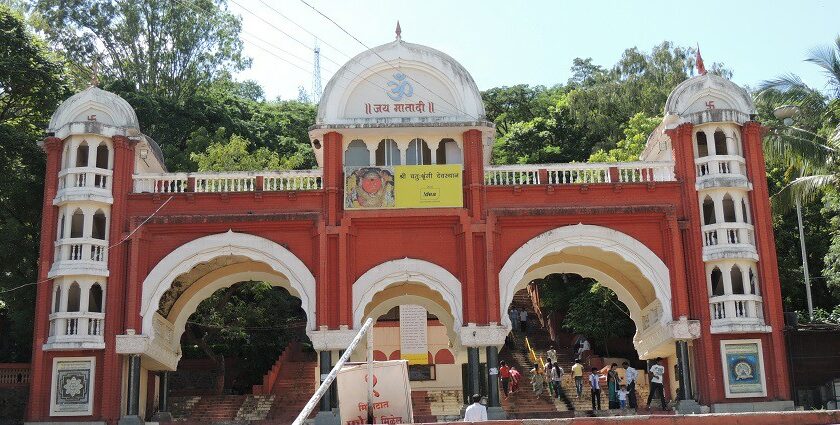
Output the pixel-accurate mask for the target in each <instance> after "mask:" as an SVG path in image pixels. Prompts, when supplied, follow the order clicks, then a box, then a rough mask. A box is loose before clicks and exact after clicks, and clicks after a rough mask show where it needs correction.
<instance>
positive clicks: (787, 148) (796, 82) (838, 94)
mask: <svg viewBox="0 0 840 425" xmlns="http://www.w3.org/2000/svg"><path fill="white" fill-rule="evenodd" d="M807 61H808V62H811V63H813V64H815V65H817V66H818V67H820V68H822V70H823V71H824V73H825V75H826V87H827V90H818V89H815V88H812V87H809V86H808V85H806V84H805V83H804V82H802V80H801V79H800V78H799V77H797V76H796V75H783V76H780V77H777V78H775V79H772V80H768V81H765V82H764V83H762V84H761V86H760V88H759V92H758V94H757V106H758V109H759V112H760V113H761V114H762V115H763V116H764V117H766V120H765V121H766V122H765V125H767V126H768V127H770V129H771V131H770V132H769V134H768V137H766V138H765V149H764V150H765V152H766V153H767V158H768V162H769V163H771V164H772V165H773V166H774V167H776V168H778V169H780V172H781V173H782V174H783V175H782V177H780V178H777V180H780V181H782V182H783V185H782V186H781V187H780V188H778V190H777V191H776V192H775V193H774V194H773V196H772V197H771V200H772V204H773V208H774V211H775V212H776V213H777V214H782V215H790V214H791V213H790V210H791V209H792V208H793V206H794V205H795V203H796V201H797V200H799V201H800V202H801V203H802V204H804V206H805V211H806V216H807V212H808V210H809V205H812V204H816V206H814V207H811V208H816V209H817V210H819V209H822V213H823V217H821V218H819V219H817V220H813V219H811V220H807V225H806V226H805V229H806V230H808V229H809V228H814V227H818V228H819V227H822V226H823V225H824V224H825V222H826V221H827V222H828V223H829V224H830V225H831V226H832V227H831V228H830V230H825V231H824V232H823V235H827V234H828V233H829V232H831V235H832V236H831V237H830V245H829V247H828V249H827V252H824V255H825V257H824V264H825V269H824V270H823V276H817V279H815V281H819V280H820V279H821V278H824V279H826V281H827V285H828V287H829V288H831V289H832V291H833V292H834V295H835V301H836V299H837V298H840V276H838V273H837V270H838V267H840V266H837V265H836V264H837V259H838V254H837V253H838V252H840V224H838V221H837V218H836V217H837V211H838V207H837V204H838V197H837V193H838V186H840V36H838V37H837V38H836V39H835V41H834V44H833V45H832V46H824V47H820V48H817V49H814V50H812V51H811V52H810V54H809V56H808V59H807ZM782 105H796V106H798V107H799V109H800V114H799V115H798V116H796V117H795V123H794V125H791V126H788V125H785V124H784V123H783V122H780V121H779V120H778V119H776V118H775V117H774V116H773V114H772V111H773V110H774V109H775V108H777V107H779V106H782ZM793 229H795V227H793ZM807 240H808V238H807V235H806V241H807ZM824 246H825V245H822V244H817V245H816V246H815V245H813V244H809V249H810V250H811V251H814V250H820V249H821V248H822V247H824ZM818 252H819V251H818ZM809 255H810V253H809ZM810 263H811V259H809V264H810ZM816 270H820V269H819V268H818V269H816Z"/></svg>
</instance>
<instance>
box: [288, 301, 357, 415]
mask: <svg viewBox="0 0 840 425" xmlns="http://www.w3.org/2000/svg"><path fill="white" fill-rule="evenodd" d="M371 326H373V318H368V319H367V320H366V321H365V324H364V325H363V326H362V328H361V329H359V333H358V334H356V337H355V338H353V341H351V342H350V345H348V346H347V351H345V352H344V354H343V355H342V356H341V358H340V359H338V362H337V363H336V364H335V366H333V368H332V370H331V371H330V373H329V375H327V378H326V379H324V382H322V383H321V386H320V387H318V390H317V391H315V394H313V395H312V398H310V399H309V401H308V402H306V406H304V407H303V410H301V412H300V414H299V415H298V417H297V418H296V419H295V421H294V422H292V425H303V422H304V421H305V420H306V418H307V417H308V416H309V414H310V413H312V409H314V408H315V405H317V404H318V400H320V399H321V397H322V396H323V395H324V393H326V392H327V391H329V389H330V384H332V382H333V381H334V380H335V377H336V376H337V375H338V371H339V370H341V367H342V366H344V363H346V362H347V360H348V359H349V358H350V354H352V353H353V349H354V348H356V346H357V345H359V342H360V341H361V340H362V336H363V335H364V334H365V333H366V332H367V331H368V329H369V328H370V327H371Z"/></svg>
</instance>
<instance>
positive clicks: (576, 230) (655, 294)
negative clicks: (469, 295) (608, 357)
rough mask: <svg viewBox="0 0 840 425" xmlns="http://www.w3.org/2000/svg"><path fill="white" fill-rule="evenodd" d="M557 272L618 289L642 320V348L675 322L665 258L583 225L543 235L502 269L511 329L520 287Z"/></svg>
mask: <svg viewBox="0 0 840 425" xmlns="http://www.w3.org/2000/svg"><path fill="white" fill-rule="evenodd" d="M553 273H575V274H579V275H581V276H584V277H591V278H593V279H595V280H597V281H598V282H600V283H601V284H603V285H604V286H606V287H608V288H610V289H612V290H613V291H614V292H615V293H616V295H617V296H618V298H619V300H620V301H622V302H623V303H624V304H625V305H626V306H627V308H628V309H629V311H630V316H631V318H632V319H633V321H634V322H635V324H636V336H635V337H634V343H636V345H637V348H640V345H644V346H645V347H646V348H650V346H651V344H654V345H659V342H658V341H654V340H655V339H658V338H651V336H652V335H648V332H646V331H648V330H650V331H651V332H650V333H655V330H658V329H663V328H665V327H667V324H668V323H670V322H671V321H672V312H671V281H670V274H669V272H668V267H667V266H666V265H665V263H664V262H663V261H662V260H661V259H660V258H659V256H657V255H656V254H655V253H654V252H653V251H651V250H650V249H649V248H648V247H647V246H645V245H644V244H643V243H641V242H640V241H638V240H637V239H635V238H633V237H631V236H629V235H627V234H625V233H622V232H619V231H617V230H614V229H610V228H607V227H602V226H594V225H586V224H578V225H571V226H564V227H559V228H556V229H552V230H549V231H547V232H545V233H542V234H540V235H538V236H537V237H535V238H533V239H531V240H529V241H528V242H526V243H525V244H524V245H522V246H521V247H520V248H519V249H517V250H516V251H515V252H514V253H513V254H512V255H511V256H510V258H508V260H507V261H506V262H505V264H504V266H503V267H502V269H501V272H500V273H499V296H500V301H501V302H500V305H499V308H500V314H501V316H500V317H501V318H502V324H503V325H504V326H505V327H507V328H508V329H510V327H511V323H510V318H509V317H508V315H507V314H506V312H507V310H508V307H509V306H510V304H511V302H512V301H513V296H514V294H515V293H516V291H518V290H519V289H522V288H524V287H525V285H527V284H528V282H530V281H532V280H534V279H539V278H543V277H545V276H547V275H549V274H553ZM643 333H644V334H645V335H644V336H646V338H644V339H645V340H646V341H645V342H644V343H643V342H642V338H641V334H643ZM638 351H640V352H647V351H648V350H647V349H640V350H638Z"/></svg>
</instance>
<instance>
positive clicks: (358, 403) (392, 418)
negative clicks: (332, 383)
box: [337, 360, 414, 425]
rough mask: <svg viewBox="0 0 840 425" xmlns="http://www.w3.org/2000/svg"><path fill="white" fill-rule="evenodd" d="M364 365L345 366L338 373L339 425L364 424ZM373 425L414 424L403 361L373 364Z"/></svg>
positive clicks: (365, 385)
mask: <svg viewBox="0 0 840 425" xmlns="http://www.w3.org/2000/svg"><path fill="white" fill-rule="evenodd" d="M367 371H368V368H367V364H365V363H353V364H348V365H345V366H344V367H342V368H341V370H340V371H339V372H338V378H337V382H338V384H337V385H338V410H339V414H340V415H341V425H361V424H366V423H368V422H367V417H368V405H367ZM371 401H372V403H373V418H374V420H373V423H375V424H410V423H413V422H414V417H413V415H414V413H413V410H412V406H411V386H410V385H409V382H408V366H407V362H406V361H405V360H389V361H384V362H374V363H373V396H372V397H371Z"/></svg>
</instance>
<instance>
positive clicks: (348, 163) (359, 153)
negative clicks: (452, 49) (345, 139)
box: [344, 139, 370, 167]
mask: <svg viewBox="0 0 840 425" xmlns="http://www.w3.org/2000/svg"><path fill="white" fill-rule="evenodd" d="M369 165H370V151H369V150H368V148H367V145H366V144H365V142H364V141H363V140H358V139H356V140H353V141H352V142H350V144H349V145H347V150H346V151H344V166H345V167H367V166H369Z"/></svg>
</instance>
